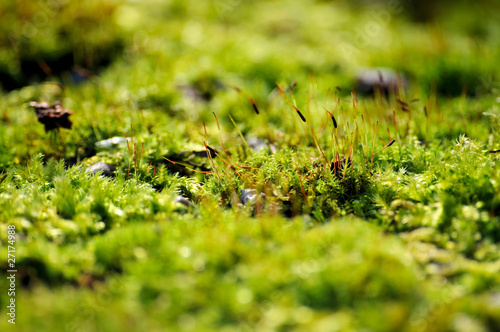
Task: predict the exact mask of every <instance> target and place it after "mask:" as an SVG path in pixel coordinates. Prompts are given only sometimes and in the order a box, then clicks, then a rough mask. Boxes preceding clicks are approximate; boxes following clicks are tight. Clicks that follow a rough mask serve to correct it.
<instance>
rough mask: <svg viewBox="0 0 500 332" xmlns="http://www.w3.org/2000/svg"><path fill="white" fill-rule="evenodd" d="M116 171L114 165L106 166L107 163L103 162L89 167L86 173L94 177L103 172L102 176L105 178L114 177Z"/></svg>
mask: <svg viewBox="0 0 500 332" xmlns="http://www.w3.org/2000/svg"><path fill="white" fill-rule="evenodd" d="M115 169H116V168H115V166H113V165H110V164H106V163H103V162H98V163H95V164H94V165H92V166H89V167H87V170H86V171H87V172H88V173H89V174H90V175H94V174H97V173H99V172H102V173H101V174H102V175H104V176H108V177H113V175H114V172H115Z"/></svg>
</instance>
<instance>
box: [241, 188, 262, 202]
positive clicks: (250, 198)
mask: <svg viewBox="0 0 500 332" xmlns="http://www.w3.org/2000/svg"><path fill="white" fill-rule="evenodd" d="M265 198H266V195H265V194H264V193H260V194H259V192H258V191H257V190H255V189H243V190H242V191H241V203H242V204H243V205H247V204H253V203H255V201H256V200H257V199H265Z"/></svg>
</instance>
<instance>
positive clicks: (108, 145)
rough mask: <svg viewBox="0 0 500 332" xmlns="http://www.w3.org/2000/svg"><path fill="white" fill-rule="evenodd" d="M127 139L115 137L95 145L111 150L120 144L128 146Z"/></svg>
mask: <svg viewBox="0 0 500 332" xmlns="http://www.w3.org/2000/svg"><path fill="white" fill-rule="evenodd" d="M126 143H127V139H126V138H125V137H120V136H115V137H112V138H109V139H105V140H102V141H99V142H96V143H95V146H96V147H97V148H101V149H109V148H111V147H113V146H118V145H120V144H126Z"/></svg>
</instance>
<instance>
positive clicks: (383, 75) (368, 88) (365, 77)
mask: <svg viewBox="0 0 500 332" xmlns="http://www.w3.org/2000/svg"><path fill="white" fill-rule="evenodd" d="M398 80H401V84H402V86H403V88H406V86H407V83H406V79H405V78H404V77H403V76H402V75H401V74H399V73H397V72H395V71H394V70H392V69H389V68H367V69H363V70H362V71H361V72H360V73H359V74H358V76H357V88H356V91H357V92H358V93H360V94H363V95H370V94H373V93H374V92H375V90H376V89H377V88H378V89H379V90H380V92H382V93H384V94H386V95H388V94H389V92H391V91H396V90H397V89H398Z"/></svg>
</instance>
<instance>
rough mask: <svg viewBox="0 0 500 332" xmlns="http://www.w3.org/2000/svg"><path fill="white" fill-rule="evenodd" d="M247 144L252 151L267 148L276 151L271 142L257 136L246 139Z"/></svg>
mask: <svg viewBox="0 0 500 332" xmlns="http://www.w3.org/2000/svg"><path fill="white" fill-rule="evenodd" d="M247 144H248V146H249V147H250V148H251V149H252V150H254V151H257V152H258V151H261V150H269V149H271V152H272V153H276V147H275V146H274V145H273V144H268V143H267V142H266V141H264V140H262V139H259V138H250V139H248V140H247Z"/></svg>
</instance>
